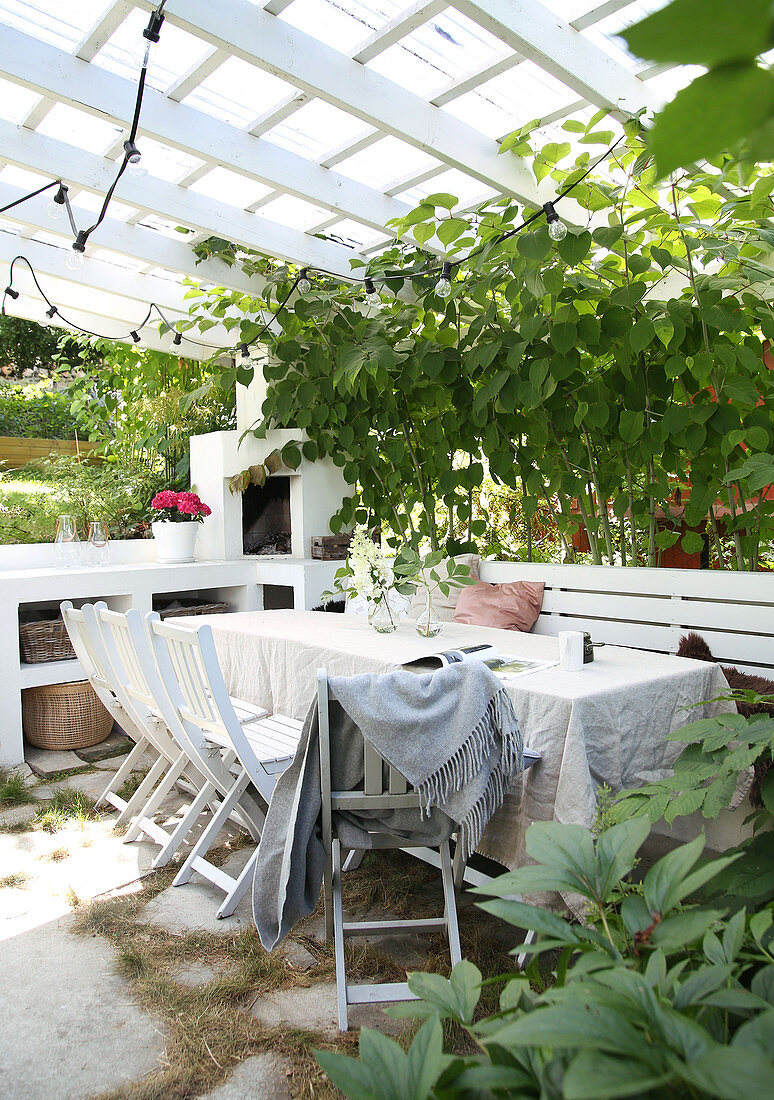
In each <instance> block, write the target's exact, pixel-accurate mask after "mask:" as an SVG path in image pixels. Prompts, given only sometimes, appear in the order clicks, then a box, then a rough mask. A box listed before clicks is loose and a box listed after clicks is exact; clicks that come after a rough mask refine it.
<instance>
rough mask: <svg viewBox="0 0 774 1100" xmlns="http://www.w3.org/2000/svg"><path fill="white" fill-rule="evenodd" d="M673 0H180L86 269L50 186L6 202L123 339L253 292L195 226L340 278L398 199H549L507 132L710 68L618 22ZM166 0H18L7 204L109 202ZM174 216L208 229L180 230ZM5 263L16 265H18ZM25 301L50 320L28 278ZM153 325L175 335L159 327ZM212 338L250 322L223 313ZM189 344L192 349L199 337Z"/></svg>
mask: <svg viewBox="0 0 774 1100" xmlns="http://www.w3.org/2000/svg"><path fill="white" fill-rule="evenodd" d="M665 2H666V0H637V2H634V3H632V2H630V0H606V2H604V3H597V4H596V6H594V7H591V6H590V0H543V2H538V0H415V2H414V3H412V4H410V5H407V4H406V2H405V0H167V4H166V6H165V9H164V15H165V23H164V26H163V28H162V32H161V40H160V42H159V43H158V44H157V45H156V46H155V47H154V49H153V52H152V54H151V63H150V67H149V70H148V86H147V90H146V94H145V100H144V105H143V111H142V116H141V120H140V129H139V137H138V145H139V147H140V149H141V151H142V165H143V166H144V167H145V168H146V169H147V174H146V175H144V176H142V177H135V176H132V175H130V174H128V173H127V174H125V175H124V176H123V178H122V179H121V181H120V183H119V186H118V189H117V191H116V196H115V199H114V201H113V202H112V203H111V206H110V209H109V213H108V217H107V219H106V220H105V222H104V223H103V224H102V225H101V226H100V228H99V230H97V232H96V233H95V234H94V236H93V237H92V238H91V240H90V242H89V249H88V256H87V258H86V261H85V263H84V265H83V267H82V269H81V270H79V271H77V272H72V271H69V270H67V269H66V268H65V265H64V259H65V257H66V256H67V255H68V252H69V250H70V246H71V243H72V235H71V234H70V233H69V227H68V226H67V224H66V223H65V221H64V220H60V221H57V222H53V221H51V220H50V219H49V218H48V216H47V213H46V208H47V205H48V203H49V201H50V198H51V194H50V193H49V194H48V195H47V196H42V197H41V198H39V199H36V200H30V201H28V202H25V203H23V204H22V205H20V206H18V207H16V208H15V209H14V210H13V211H11V212H9V213H8V214H7V215H5V216H4V217H3V218H0V265H3V266H4V267H6V265H7V263H8V262H9V261H10V260H11V259H12V258H13V256H15V255H16V254H18V253H21V254H23V255H25V256H26V257H27V258H28V259H29V260H30V262H31V263H32V264H33V266H34V267H35V269H36V271H37V272H38V274H39V276H40V279H41V281H42V282H43V283H44V289H45V290H46V292H47V294H48V295H49V297H50V298H51V299H52V301H54V302H55V303H56V304H57V305H58V306H61V307H62V309H63V310H65V309H67V308H69V311H70V313H69V315H70V316H72V317H74V318H75V320H76V321H77V322H78V323H79V324H82V325H83V326H84V327H86V328H90V329H94V330H95V331H99V332H101V333H104V334H105V335H108V336H116V337H118V336H122V335H123V334H125V333H126V332H127V331H128V330H129V328H131V327H133V325H134V324H136V322H137V320H138V319H139V318H141V317H142V316H143V314H144V312H145V308H144V307H145V305H146V304H147V303H148V302H150V301H156V302H158V304H159V305H161V306H162V308H164V309H165V311H167V312H168V314H169V316H170V318H171V319H172V320H174V319H177V318H180V317H183V316H186V315H187V306H186V303H185V301H184V300H183V293H184V288H183V287H181V280H182V278H183V277H184V276H191V277H193V278H195V279H197V280H199V281H202V282H205V283H206V282H214V283H217V284H220V285H226V286H230V287H233V288H236V289H244V290H249V289H250V288H251V283H250V281H249V280H248V279H247V278H246V277H245V276H244V275H242V273H241V272H240V271H239V270H238V269H236V268H231V269H229V268H227V267H226V266H225V265H224V264H222V263H220V262H218V261H208V262H206V263H202V264H198V265H197V264H196V263H195V257H194V255H193V252H192V250H191V244H192V243H194V242H195V241H196V240H197V239H201V238H204V237H208V236H210V235H213V234H214V235H217V236H219V237H225V238H227V239H230V240H233V241H236V242H237V243H239V244H241V245H243V246H247V247H249V248H253V249H257V250H259V251H261V252H264V253H266V254H267V255H270V256H273V257H277V258H280V259H285V260H289V261H292V262H294V263H298V264H301V265H309V266H312V267H316V268H322V269H325V270H327V271H330V272H334V273H336V274H339V275H342V276H344V275H348V274H349V273H350V271H351V266H350V259H351V258H352V257H353V256H361V257H365V258H367V257H368V255H369V254H372V253H373V252H375V251H379V249H381V248H382V247H383V246H384V245H385V244H386V243H387V242H388V241H389V240H390V239H391V237H392V233H391V231H390V230H389V228H388V227H387V223H388V221H389V220H390V219H392V218H395V217H399V216H401V215H403V214H405V213H406V212H407V211H408V210H409V209H410V208H411V207H412V206H415V205H416V204H417V203H418V202H419V201H420V200H421V199H422V198H423V197H425V196H426V195H428V194H430V193H432V192H438V191H444V192H450V193H452V194H454V195H457V196H458V197H459V199H460V203H461V205H462V206H463V207H465V206H468V207H469V206H471V205H474V204H476V203H478V202H481V201H483V200H485V199H487V198H490V197H493V196H496V195H508V196H513V197H515V198H516V199H518V200H519V201H520V202H522V203H527V204H532V205H534V204H536V203H538V202H539V203H542V202H544V201H546V199H550V198H552V197H553V196H552V192H551V189H550V185H551V181H550V180H548V181H544V184H543V185H541V187H538V185H537V184H536V182H535V179H534V176H533V175H532V172H531V170H530V168H529V166H528V165H527V164H525V163H524V162H523V161H522V160H520V158H519V157H518V156H516V155H515V154H513V153H508V154H504V155H498V146H499V139H501V138H502V137H503V136H504V135H506V134H507V133H509V132H511V131H512V130H514V129H516V128H517V127H519V126H521V125H523V124H525V123H526V122H528V121H530V120H531V119H534V118H540V119H541V123H542V126H543V127H545V134H546V140H550V139H551V134H552V131H554V130H559V131H560V132H561V134H562V138H563V139H567V137H568V135H567V134H566V133H565V132H564V131H561V129H560V128H561V122H562V120H563V119H565V118H567V117H568V116H570V115H574V116H577V115H581V117H582V115H583V112H586V113H587V114H589V115H590V114H591V113H592V112H593V111H594V110H596V109H597V108H599V107H605V108H607V109H608V110H609V111H610V112H611V114H612V118H613V121H614V124H615V120H616V119H617V120H619V121H620V120H621V119H623V118H625V117H626V116H627V115H629V114H630V113H633V112H635V111H637V110H639V109H640V108H642V107H646V108H648V109H656V108H658V107H659V106H660V105H661V104H662V103H663V102H664V101H666V100H667V99H669V98H671V96H672V95H673V94H674V92H675V91H676V90H677V88H678V87H680V86H681V85H682V84H683V83H684V82H685V80H686V79H687V78H688V77H689V76H690V75H691V74H690V73H688V72H687V71H686V70H684V69H681V70H670V71H665V69H664V67H663V66H662V67H655V66H651V67H643V65H642V64H641V63H640V62H638V61H636V60H635V59H634V58H632V57H631V56H630V55H629V54H628V53H627V52H626V49H625V45H624V43H623V41H622V40H621V39H620V38H617V37H616V35H617V33H618V32H619V31H620V30H621V29H622V28H623V27H624V26H626V25H628V24H630V23H632V22H636V21H637V20H639V19H641V18H642V17H643V15H645V14H647V13H648V12H649V11H652V10H654V9H655V8H658V7H661V6H663V4H664V3H665ZM156 7H157V4H156V3H150V2H148V0H67V2H63V0H0V206H2V205H5V204H6V203H8V202H10V201H12V200H13V199H14V198H16V197H20V196H21V195H23V194H25V193H26V192H29V191H31V190H33V189H34V188H36V187H38V186H41V185H42V184H43V183H45V182H47V181H48V180H52V179H62V180H63V181H64V182H65V183H67V184H68V185H69V187H70V197H71V200H72V203H73V208H74V211H75V215H76V220H77V221H78V223H79V224H81V225H82V224H86V223H87V222H88V221H89V218H91V219H92V220H93V218H94V214H95V212H96V211H97V210H98V209H99V206H100V205H101V202H102V197H103V196H104V194H105V192H106V190H107V188H108V187H109V186H110V183H111V182H112V180H113V179H114V177H115V174H116V170H117V166H118V163H119V162H120V159H121V158H122V156H123V141H124V139H125V137H126V134H127V131H128V128H129V123H130V121H131V114H132V109H133V105H134V98H135V92H136V84H137V78H138V74H139V70H140V65H141V58H142V47H143V46H144V40H143V39H142V30H143V28H144V26H145V25H146V23H147V21H148V15H149V13H150V12H151V11H153V10H154V9H155V8H156ZM179 227H182V228H184V229H187V230H189V233H188V234H187V235H185V234H181V233H180V231H179ZM6 270H7V267H6ZM16 279H17V281H16V283H15V285H16V286H17V287H18V289H20V290H22V291H23V293H22V295H21V297H20V298H19V299H18V300H16V301H14V302H12V303H9V306H12V309H9V312H14V313H18V314H21V315H23V316H27V317H32V318H33V319H36V320H41V319H45V315H44V304H43V303H42V301H41V299H40V297H39V295H38V292H37V290H36V289H35V287H34V285H33V283H32V281H31V279H30V278H29V277H28V276H27V275H26V274H25V273H24V272H23V271H19V270H18V268H17V276H16ZM143 339H144V340H145V341H146V342H147V343H148V344H149V345H151V346H154V347H158V348H160V349H167V348H168V346H169V337H160V336H159V335H158V332H157V331H156V329H155V328H152V327H150V326H149V327H147V328H146V329H145V330H144V331H143ZM207 339H208V340H213V342H216V343H217V342H219V341H222V343H223V345H224V346H227V345H229V344H231V342H232V340H231V339H230V338H229V336H228V334H227V333H226V332H225V331H224V330H222V329H221V330H218V329H213V330H211V331H210V332H209V334H208V337H207ZM185 350H187V351H190V350H191V349H190V348H189V349H185Z"/></svg>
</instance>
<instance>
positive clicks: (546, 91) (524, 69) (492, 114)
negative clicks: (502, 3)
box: [444, 61, 578, 138]
mask: <svg viewBox="0 0 774 1100" xmlns="http://www.w3.org/2000/svg"><path fill="white" fill-rule="evenodd" d="M577 98H578V97H577V95H576V93H575V92H573V91H572V90H571V89H570V88H568V87H567V85H566V84H563V83H562V82H561V81H560V80H557V79H556V78H555V77H553V76H551V75H550V74H549V73H547V72H545V71H544V70H543V69H541V68H540V67H539V66H538V65H536V64H535V63H534V62H533V61H521V62H520V63H519V64H518V65H515V66H514V67H513V68H512V69H508V71H507V72H504V73H501V74H500V75H499V76H495V77H493V79H492V80H489V81H487V83H486V84H482V85H481V87H480V88H479V89H478V90H477V91H475V92H469V93H468V95H467V96H461V97H460V99H459V100H457V101H456V105H457V107H459V104H460V103H462V101H463V100H466V101H467V104H466V106H467V111H468V118H469V119H470V120H471V121H472V122H473V125H475V121H474V119H475V115H474V114H472V113H471V104H473V103H475V102H476V101H477V100H478V101H479V102H480V103H481V112H482V121H483V119H487V121H488V123H489V125H492V124H493V123H494V121H495V120H496V118H497V115H498V113H499V114H500V117H504V119H505V126H504V127H503V129H501V130H500V131H499V132H495V133H494V134H493V135H492V136H493V137H496V138H502V137H504V136H505V134H508V133H510V132H511V130H515V129H516V128H517V127H519V126H523V125H524V123H525V122H530V121H531V120H532V119H533V118H542V117H543V116H544V115H547V114H550V113H551V112H552V111H555V110H558V109H559V108H561V107H568V106H569V105H570V104H571V103H574V102H575V101H576V100H577ZM485 105H487V106H485ZM463 109H465V108H464V107H463ZM444 110H448V111H450V112H451V113H456V111H455V101H452V102H451V103H449V104H448V105H447V106H446V107H445V108H444ZM481 128H483V127H481Z"/></svg>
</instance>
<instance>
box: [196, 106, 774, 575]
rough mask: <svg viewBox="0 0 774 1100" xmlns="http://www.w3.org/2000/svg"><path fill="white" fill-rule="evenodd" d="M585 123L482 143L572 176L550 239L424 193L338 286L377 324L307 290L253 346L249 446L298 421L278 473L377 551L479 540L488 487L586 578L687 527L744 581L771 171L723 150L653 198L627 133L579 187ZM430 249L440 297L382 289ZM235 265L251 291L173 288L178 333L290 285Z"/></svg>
mask: <svg viewBox="0 0 774 1100" xmlns="http://www.w3.org/2000/svg"><path fill="white" fill-rule="evenodd" d="M604 117H605V114H604V112H599V113H598V114H597V115H595V116H594V117H593V118H592V119H591V120H590V121H589V122H588V123H582V122H580V121H578V120H575V119H571V120H569V121H567V122H566V123H565V124H564V126H565V129H566V130H567V132H568V136H569V135H573V137H574V139H575V142H576V144H575V145H574V146H573V145H571V143H570V141H569V140H568V141H566V142H553V143H550V144H548V145H543V146H542V147H540V148H536V147H533V139H532V136H531V130H530V127H529V126H527V127H524V128H523V129H522V130H520V131H518V132H516V133H515V134H513V135H511V136H510V137H509V138H508V139H507V140H506V142H505V143H504V145H503V155H504V156H514V155H519V156H521V157H522V158H526V159H527V160H528V161H531V163H532V166H533V169H534V173H535V176H536V178H537V179H538V180H539V181H542V186H543V187H546V186H547V185H548V184H549V181H550V183H551V184H552V185H553V188H554V189H555V191H556V192H557V193H558V192H559V191H561V190H562V189H564V188H566V187H568V186H570V185H572V184H576V186H575V188H574V190H573V192H572V195H571V196H568V198H567V199H565V200H564V201H563V202H562V203H561V204H560V205H559V208H558V212H559V214H560V216H561V217H563V218H564V219H565V221H567V222H568V225H569V232H568V234H567V236H566V238H565V239H564V240H562V241H560V242H558V243H555V242H554V241H552V239H551V238H550V237H549V235H548V232H547V227H546V225H545V222H543V221H537V222H535V223H533V225H531V226H530V227H529V228H527V229H526V230H524V231H522V232H520V233H518V234H515V235H514V236H512V237H510V238H509V239H507V240H505V241H503V240H501V236H502V234H503V233H504V232H506V231H508V230H509V229H511V228H513V227H514V226H517V225H518V224H519V222H520V220H521V219H522V218H524V217H525V216H528V215H529V214H530V213H532V211H530V210H529V209H524V208H522V207H520V206H519V205H518V204H517V203H515V202H514V201H511V200H510V199H499V200H496V201H494V202H489V203H485V204H483V205H481V206H480V207H478V208H477V209H476V210H475V211H474V212H473V213H465V212H462V211H460V209H459V204H458V202H457V199H456V198H455V197H454V196H452V195H446V194H437V195H430V196H429V197H428V198H427V199H425V200H424V201H423V202H422V204H421V205H420V206H418V207H417V208H416V209H415V210H413V211H411V213H410V214H409V215H408V216H407V217H406V218H404V219H403V220H402V221H401V222H399V223H396V224H395V227H394V228H395V231H396V243H395V244H394V245H393V246H392V247H390V248H388V249H386V250H385V251H384V252H383V253H382V254H381V255H380V256H378V257H376V258H375V259H373V260H372V261H371V262H370V263H369V265H368V267H367V268H366V269H365V270H364V271H363V270H360V271H359V272H358V274H370V275H372V276H373V277H374V278H376V279H378V280H379V281H380V282H381V283H382V284H383V285H384V287H385V290H384V295H383V299H384V300H383V304H382V306H381V307H380V308H365V306H364V304H363V302H362V293H361V291H360V288H359V287H357V286H356V287H352V286H347V285H344V284H342V283H339V282H337V281H334V280H331V279H329V278H327V277H322V276H316V277H314V279H313V289H312V292H311V293H308V294H307V295H305V296H303V297H301V296H297V297H296V298H295V299H294V300H293V302H292V308H291V309H288V310H287V311H285V312H284V313H283V314H282V317H281V330H280V331H277V332H275V333H272V334H270V335H268V336H267V337H266V340H267V345H268V352H269V360H268V364H267V366H266V367H265V376H266V380H267V383H268V394H267V398H266V401H265V402H264V405H263V420H262V421H261V423H259V424H257V425H256V426H255V434H256V435H257V436H259V437H262V436H264V435H265V434H266V432H267V430H268V429H270V428H274V427H279V428H289V427H294V428H297V429H300V430H301V431H302V432H303V442H302V443H301V445H300V446H296V445H291V446H289V447H288V448H286V449H285V450H286V451H287V453H285V452H283V455H282V457H283V459H284V461H285V462H286V463H287V464H289V465H291V466H292V465H293V464H294V463H295V464H296V465H297V463H298V462H299V461H300V460H301V456H302V454H303V456H304V457H305V458H307V459H309V460H315V459H317V458H324V457H330V458H331V459H332V460H333V462H335V463H336V464H337V465H338V466H340V467H341V468H342V470H343V473H344V475H345V477H346V478H347V480H348V481H349V482H350V483H351V484H352V485H353V486H355V490H354V492H353V495H352V496H351V497H350V498H348V499H347V500H345V502H344V504H343V506H342V508H341V510H340V511H339V513H338V514H337V515H336V516H334V517H333V518H332V521H331V527H332V529H333V530H334V531H336V530H340V529H342V528H343V527H347V526H349V525H350V524H352V523H354V522H374V521H376V522H381V523H382V524H384V525H385V526H387V527H389V529H390V530H391V531H392V532H393V535H394V541H396V542H409V543H411V544H412V545H415V546H416V545H419V544H420V543H421V542H423V541H426V542H428V543H429V544H430V546H431V547H433V548H435V547H440V546H443V545H446V547H447V549H449V550H456V549H459V548H460V547H461V545H465V544H471V543H475V540H476V538H477V537H479V536H481V535H482V534H483V529H484V528H485V526H486V524H485V521H484V520H482V519H480V518H477V519H474V518H473V516H474V513H475V509H474V507H473V504H474V498H475V497H476V496H477V495H478V493H479V491H480V488H481V485H482V482H483V479H484V477H485V476H486V475H487V474H490V475H491V476H492V478H494V480H495V482H498V483H501V484H503V485H505V486H507V487H509V488H513V489H517V490H519V491H520V492H521V494H522V509H523V513H524V515H525V516H526V517H527V519H529V517H530V516H531V515H533V514H534V513H535V511H536V510H537V509H538V508H541V509H542V510H543V511H545V510H548V512H549V513H550V514H551V515H553V517H554V519H555V521H556V524H557V526H558V529H559V531H560V534H561V537H562V540H563V541H564V543H565V548H566V549H567V548H569V545H570V542H571V539H572V536H573V533H574V532H575V531H577V530H578V529H579V528H581V527H582V528H584V529H585V532H586V535H587V537H588V543H589V547H590V555H591V559H592V561H594V562H596V563H603V562H610V563H614V562H615V563H619V564H624V565H631V564H642V563H647V564H657V563H658V560H659V555H660V553H661V552H662V551H663V550H664V549H665V548H666V547H668V546H671V545H673V544H674V543H676V542H677V541H678V540H680V539H682V546H683V549H684V550H685V551H686V552H696V551H697V550H698V549H699V548H700V546H701V545H702V544H703V542H704V539H703V537H702V532H703V529H704V528H705V525H706V534H707V536H709V538H710V539H711V542H712V547H713V553H714V557H715V559H716V560H717V563H718V564H719V565H724V566H730V567H732V568H737V569H756V568H757V567H758V566H759V563H760V560H761V553H762V552H763V553H766V552H767V548H768V544H769V542H770V540H771V538H772V535H774V523H773V521H772V510H773V509H774V502H772V501H769V500H768V499H766V495H765V493H762V492H761V490H762V489H763V488H765V485H766V484H768V483H769V482H766V476H767V474H766V472H765V471H767V470H768V469H769V465H770V460H769V459H768V457H767V456H768V455H769V453H770V452H771V450H772V444H773V443H774V433H773V432H772V412H773V411H774V384H773V382H772V378H773V376H772V375H771V373H770V371H769V369H768V367H767V366H766V364H765V363H764V352H765V346H766V345H765V341H767V340H774V313H773V312H772V308H771V306H770V305H769V303H768V301H767V299H766V294H768V293H769V292H770V291H771V288H772V280H773V279H774V269H772V267H771V265H770V263H769V256H770V253H771V250H772V248H774V230H773V229H771V228H770V227H769V219H770V217H771V215H772V202H771V192H772V190H773V189H774V173H772V170H771V167H770V166H756V165H752V164H749V163H742V162H740V161H737V160H734V159H732V158H730V157H728V156H722V157H720V158H718V159H717V160H716V161H714V162H712V163H709V164H707V165H706V166H704V167H703V168H692V169H689V170H683V171H681V172H679V173H676V174H675V175H674V176H673V177H672V178H671V180H670V181H669V182H668V184H666V185H657V183H656V170H655V167H654V165H653V163H652V159H651V156H650V153H649V151H648V149H647V147H646V144H645V137H644V132H643V130H642V127H641V125H640V123H639V121H638V120H635V119H632V120H630V122H629V123H628V124H627V126H626V137H625V140H624V141H623V142H622V143H621V144H619V145H618V146H617V147H616V148H615V149H613V150H612V152H611V153H610V154H609V155H608V156H607V157H606V158H605V160H604V162H603V163H602V164H600V166H599V168H598V169H596V170H595V171H594V172H592V173H591V174H590V175H589V176H588V177H586V178H584V179H582V180H581V176H583V175H584V173H585V172H586V171H587V169H588V167H589V164H590V162H591V160H592V152H591V151H592V150H594V151H595V153H596V155H597V156H598V155H599V148H600V147H602V148H604V147H606V146H609V145H610V144H611V143H612V139H613V134H612V132H611V131H610V130H606V129H604ZM579 147H580V149H581V150H582V151H581V152H580V154H579V155H575V154H576V153H577V150H578V148H579ZM573 149H574V150H575V152H573ZM579 181H580V182H579ZM432 249H435V250H436V252H437V251H442V252H444V253H445V255H446V256H447V257H448V258H449V259H451V260H453V261H454V260H457V259H460V260H461V262H460V263H459V266H458V267H456V268H455V274H454V278H453V283H452V293H451V295H450V297H448V298H446V299H444V298H441V297H439V296H438V295H437V294H436V293H435V290H434V284H435V282H436V280H437V276H430V277H427V276H421V277H414V278H407V277H406V276H405V275H404V274H403V272H405V271H406V270H407V269H411V268H417V269H420V268H422V267H427V266H428V264H433V263H434V262H435V259H436V257H435V255H434V254H433V253H432V252H431V251H430V250H432ZM464 257H467V258H464ZM243 260H244V261H245V262H246V265H247V266H248V268H249V270H250V271H251V273H256V274H257V273H260V274H261V275H262V277H263V278H265V279H266V284H265V287H264V289H263V290H262V292H261V294H260V295H259V296H256V297H255V298H250V296H246V295H244V294H240V293H236V292H229V291H226V290H224V289H222V288H220V289H216V290H213V291H209V292H207V291H202V290H194V289H192V291H191V294H192V300H193V303H194V304H193V306H192V320H193V321H194V322H197V321H198V322H200V323H203V324H205V325H206V324H209V323H211V320H212V317H213V316H214V317H216V318H218V319H220V320H225V322H226V323H227V324H228V325H229V326H230V327H232V328H233V329H235V330H238V333H239V338H240V339H250V338H251V335H254V334H255V332H256V331H257V326H258V325H259V323H260V322H261V316H262V313H263V314H265V311H266V310H270V309H272V308H275V307H276V305H277V303H278V302H280V301H281V300H282V299H283V297H284V296H285V294H286V293H287V291H288V288H289V286H290V284H291V274H290V272H289V271H288V270H287V269H286V268H276V269H272V266H271V264H269V263H268V262H267V261H262V260H260V259H259V258H256V257H255V256H247V257H241V256H240V255H239V254H238V252H236V251H235V252H234V262H243ZM359 263H360V261H354V260H353V267H355V266H356V265H357V264H359ZM235 335H236V333H235ZM239 371H240V376H239V379H238V380H239V381H248V380H249V378H250V376H251V373H252V372H251V370H249V369H246V368H245V367H241V368H239ZM235 377H236V375H235ZM767 463H768V465H767ZM761 470H764V473H761ZM770 480H774V477H773V478H770ZM762 481H763V482H764V483H765V484H761V482H762ZM436 502H440V504H441V507H440V509H439V508H437V507H436ZM715 502H719V506H720V507H715V508H713V505H714V504H715ZM722 513H726V514H725V515H723V514H722ZM718 514H720V515H721V518H720V519H718V518H717V515H718ZM683 519H684V521H685V524H686V525H687V527H688V528H694V530H689V531H687V533H686V532H685V531H681V527H680V521H681V520H683ZM460 529H463V530H464V533H465V536H466V537H465V538H463V539H462V540H459V539H458V540H456V541H455V542H451V543H450V537H449V536H450V533H451V532H454V531H457V532H459V531H460ZM697 529H698V530H697Z"/></svg>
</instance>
